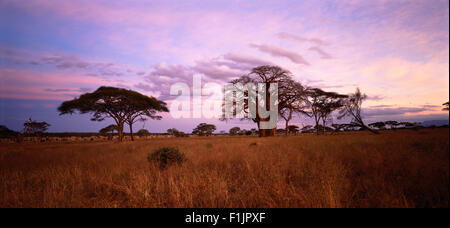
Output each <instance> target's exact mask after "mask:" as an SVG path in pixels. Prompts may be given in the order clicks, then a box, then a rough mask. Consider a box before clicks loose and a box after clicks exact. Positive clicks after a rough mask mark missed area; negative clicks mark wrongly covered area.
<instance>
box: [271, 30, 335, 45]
mask: <svg viewBox="0 0 450 228" xmlns="http://www.w3.org/2000/svg"><path fill="white" fill-rule="evenodd" d="M278 38H280V39H289V40H294V41H300V42H310V43H314V44H315V45H319V46H325V45H329V44H328V43H327V42H325V41H323V40H321V39H318V38H304V37H301V36H297V35H293V34H289V33H286V32H281V33H278Z"/></svg>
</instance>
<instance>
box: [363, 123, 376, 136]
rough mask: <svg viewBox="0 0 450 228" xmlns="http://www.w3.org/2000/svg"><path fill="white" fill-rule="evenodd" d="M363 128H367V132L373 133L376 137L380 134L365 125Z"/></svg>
mask: <svg viewBox="0 0 450 228" xmlns="http://www.w3.org/2000/svg"><path fill="white" fill-rule="evenodd" d="M363 128H365V129H366V130H368V131H370V132H371V133H373V134H375V135H379V134H380V132H378V131H375V130H373V129H372V128H370V127H368V126H366V125H363Z"/></svg>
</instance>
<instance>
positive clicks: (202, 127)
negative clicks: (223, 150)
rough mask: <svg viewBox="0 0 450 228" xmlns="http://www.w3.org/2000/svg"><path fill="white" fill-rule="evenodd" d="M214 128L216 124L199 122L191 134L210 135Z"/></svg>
mask: <svg viewBox="0 0 450 228" xmlns="http://www.w3.org/2000/svg"><path fill="white" fill-rule="evenodd" d="M215 130H216V126H214V125H212V124H207V123H201V124H199V125H197V127H196V128H194V130H193V131H192V134H194V135H198V136H205V135H206V136H210V135H212V133H213V132H214V131H215Z"/></svg>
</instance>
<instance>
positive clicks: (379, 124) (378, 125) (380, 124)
mask: <svg viewBox="0 0 450 228" xmlns="http://www.w3.org/2000/svg"><path fill="white" fill-rule="evenodd" d="M369 127H374V128H377V129H378V130H383V129H385V128H386V124H385V123H384V122H381V121H380V122H375V123H371V124H369Z"/></svg>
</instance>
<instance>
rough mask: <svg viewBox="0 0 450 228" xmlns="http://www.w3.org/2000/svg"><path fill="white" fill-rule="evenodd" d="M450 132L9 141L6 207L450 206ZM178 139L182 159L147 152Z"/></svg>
mask: <svg viewBox="0 0 450 228" xmlns="http://www.w3.org/2000/svg"><path fill="white" fill-rule="evenodd" d="M448 137H449V130H448V129H422V130H418V131H413V130H397V131H384V132H382V134H380V135H371V134H370V133H366V132H352V133H341V134H339V135H323V136H316V135H309V134H308V135H299V136H289V137H285V136H278V137H270V138H258V137H250V136H236V137H226V136H214V137H190V138H167V139H151V140H145V141H135V142H123V143H118V142H87V143H41V144H31V143H28V144H27V143H22V144H17V143H10V144H3V145H0V207H449V140H448ZM165 146H174V147H178V148H179V150H180V151H181V152H183V153H184V154H185V155H186V158H187V161H186V162H185V163H184V164H183V165H182V166H177V165H174V166H171V167H168V168H167V169H165V170H160V169H159V167H158V166H156V165H154V164H151V163H149V162H148V161H147V154H148V153H151V152H152V151H153V150H155V149H157V148H160V147H165Z"/></svg>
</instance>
